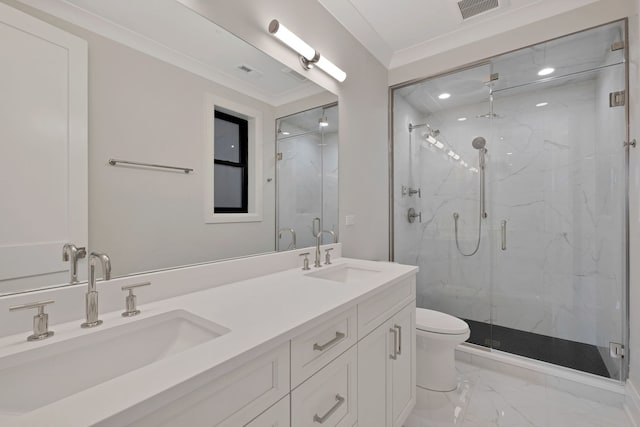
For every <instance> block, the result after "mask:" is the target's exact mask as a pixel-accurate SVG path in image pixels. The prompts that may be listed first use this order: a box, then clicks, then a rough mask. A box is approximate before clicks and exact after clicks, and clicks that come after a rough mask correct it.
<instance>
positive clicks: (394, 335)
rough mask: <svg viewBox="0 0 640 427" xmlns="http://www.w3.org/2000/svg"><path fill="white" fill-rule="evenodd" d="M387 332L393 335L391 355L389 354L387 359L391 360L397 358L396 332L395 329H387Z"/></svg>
mask: <svg viewBox="0 0 640 427" xmlns="http://www.w3.org/2000/svg"><path fill="white" fill-rule="evenodd" d="M389 332H391V333H392V334H393V354H390V355H389V357H390V358H391V359H393V360H396V359H397V358H398V330H397V329H396V328H391V329H389Z"/></svg>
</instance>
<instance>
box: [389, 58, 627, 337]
mask: <svg viewBox="0 0 640 427" xmlns="http://www.w3.org/2000/svg"><path fill="white" fill-rule="evenodd" d="M623 76H624V69H623V66H616V67H613V68H609V69H607V70H605V71H601V72H599V73H597V74H593V75H591V76H590V77H588V78H582V79H580V80H573V81H570V80H565V81H562V83H561V84H560V85H557V86H555V87H549V86H548V85H533V86H530V87H528V88H524V89H518V90H506V91H502V92H499V93H496V94H495V98H494V106H493V108H494V112H495V113H496V114H498V115H499V117H500V118H497V119H493V120H490V119H483V118H476V116H477V115H481V114H485V113H487V112H488V111H489V109H490V105H489V101H488V99H487V102H486V103H481V104H475V105H469V106H464V107H459V108H454V109H449V110H445V111H441V112H438V113H435V114H431V115H429V116H427V117H425V116H424V115H421V114H420V113H419V112H418V111H417V110H415V109H414V108H412V107H411V106H410V105H409V104H408V103H407V102H405V101H404V100H403V99H402V98H400V97H399V96H398V95H397V93H396V98H395V100H394V176H395V180H394V186H395V188H394V190H395V191H394V194H395V197H394V215H395V221H394V223H395V224H394V232H395V235H394V239H395V260H396V261H398V262H405V263H410V264H414V265H418V266H419V267H420V272H419V276H418V305H419V306H421V307H428V308H433V309H436V310H440V311H444V312H447V313H450V314H453V315H455V316H458V317H462V318H466V319H472V320H478V321H484V322H488V321H490V320H492V321H493V322H494V323H495V324H498V325H502V326H507V327H511V328H515V329H520V330H525V331H530V332H535V333H539V334H543V335H549V336H554V337H559V338H564V339H568V340H573V341H579V342H585V343H589V344H594V345H597V346H600V347H608V344H609V341H616V340H619V339H621V330H622V327H621V325H622V312H621V306H622V304H623V294H622V291H623V282H622V280H623V274H622V272H623V271H624V265H623V264H622V263H621V260H623V258H624V257H623V254H624V227H623V226H624V222H623V221H624V209H625V205H624V170H625V169H624V163H623V162H624V150H623V148H622V141H623V140H624V109H623V108H619V109H610V108H609V106H608V93H609V92H611V91H615V90H621V89H623V88H624V80H623V79H622V77H623ZM621 86H622V87H621ZM542 102H548V105H546V106H544V107H536V104H539V103H542ZM461 117H466V118H467V120H465V121H458V118H461ZM408 122H413V123H424V122H428V123H429V124H430V125H431V126H432V127H434V128H438V129H440V131H441V134H440V136H439V138H438V139H439V140H440V141H442V142H444V143H445V144H446V148H447V149H445V150H439V149H437V148H436V147H435V146H433V145H432V144H429V143H428V142H425V141H424V139H423V138H421V136H422V133H423V132H421V129H417V130H415V131H414V132H413V135H412V137H414V138H413V141H412V144H411V146H409V143H408V139H409V132H408V129H407V126H408ZM475 136H484V137H485V138H486V139H487V149H488V154H487V211H488V215H489V216H488V218H487V219H486V220H484V221H483V230H482V241H481V246H480V250H479V252H478V254H476V255H475V256H473V257H463V256H461V255H460V254H459V253H458V250H457V249H456V245H455V238H454V225H453V224H454V223H453V218H452V215H453V213H454V212H458V213H459V214H460V222H459V223H460V231H459V239H458V240H459V243H460V246H461V248H462V249H463V251H465V252H470V251H471V250H472V249H473V248H474V246H475V241H476V238H477V232H478V216H479V215H478V194H479V190H478V183H479V176H478V175H479V174H478V173H476V172H474V171H472V170H470V168H471V167H475V168H477V167H478V152H477V150H475V149H473V148H472V146H471V141H472V140H473V138H474V137H475ZM448 149H453V151H455V152H456V153H458V154H459V155H460V156H461V159H460V160H458V161H454V160H453V159H452V158H451V157H449V156H447V154H446V152H447V151H448ZM460 161H464V162H466V163H468V165H469V166H468V167H464V165H462V164H461V163H460ZM403 184H405V185H407V184H410V185H412V186H415V187H420V188H421V190H422V198H421V199H418V198H416V196H414V197H402V196H401V193H400V186H401V185H403ZM410 206H413V207H415V208H416V210H417V211H422V218H423V221H422V223H421V224H419V223H414V224H409V223H408V222H407V221H406V220H405V218H406V210H407V209H408V207H410ZM503 219H504V220H507V223H508V227H507V228H508V234H507V235H508V242H507V251H501V250H500V247H499V244H500V234H499V230H500V221H501V220H503Z"/></svg>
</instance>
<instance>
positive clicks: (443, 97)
mask: <svg viewBox="0 0 640 427" xmlns="http://www.w3.org/2000/svg"><path fill="white" fill-rule="evenodd" d="M438 98H440V99H449V98H451V94H450V93H447V92H444V93H441V94H440V95H438Z"/></svg>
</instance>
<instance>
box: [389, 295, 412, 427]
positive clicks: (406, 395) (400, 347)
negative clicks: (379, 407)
mask: <svg viewBox="0 0 640 427" xmlns="http://www.w3.org/2000/svg"><path fill="white" fill-rule="evenodd" d="M391 328H393V329H395V330H397V332H398V338H399V339H398V343H397V349H396V350H397V352H396V353H397V354H396V359H395V360H392V361H391V362H392V363H391V377H392V386H391V388H392V398H391V413H392V417H393V420H392V423H391V424H390V425H392V426H393V427H402V423H404V421H405V420H406V419H407V417H408V416H409V414H410V413H411V411H412V410H413V407H414V406H415V403H416V379H415V372H416V356H415V347H416V341H415V340H416V332H415V331H416V308H415V304H409V305H407V306H406V307H405V308H403V309H402V311H400V312H399V313H398V314H396V315H395V316H394V317H393V318H392V319H391Z"/></svg>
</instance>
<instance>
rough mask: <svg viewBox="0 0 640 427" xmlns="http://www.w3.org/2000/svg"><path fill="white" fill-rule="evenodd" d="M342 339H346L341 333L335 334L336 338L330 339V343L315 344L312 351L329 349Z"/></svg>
mask: <svg viewBox="0 0 640 427" xmlns="http://www.w3.org/2000/svg"><path fill="white" fill-rule="evenodd" d="M344 337H346V335H345V334H343V333H342V332H336V337H335V338H334V339H332V340H331V341H329V342H327V343H324V344H318V343H315V344H314V345H313V349H314V350H318V351H324V350H325V349H327V348H329V347H331V346H332V345H334V344H335V343H337V342H338V341H340V340H341V339H343V338H344Z"/></svg>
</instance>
